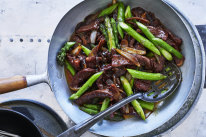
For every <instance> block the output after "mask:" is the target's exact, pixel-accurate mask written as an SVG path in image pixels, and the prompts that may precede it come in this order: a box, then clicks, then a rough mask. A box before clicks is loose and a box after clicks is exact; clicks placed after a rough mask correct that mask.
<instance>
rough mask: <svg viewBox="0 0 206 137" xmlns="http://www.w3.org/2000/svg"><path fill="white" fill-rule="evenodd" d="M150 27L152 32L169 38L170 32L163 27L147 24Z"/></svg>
mask: <svg viewBox="0 0 206 137" xmlns="http://www.w3.org/2000/svg"><path fill="white" fill-rule="evenodd" d="M147 27H148V29H149V30H150V31H151V33H152V34H153V35H154V36H155V37H157V38H160V39H162V40H164V41H165V40H167V37H168V32H167V31H165V30H163V29H162V28H161V27H153V26H147Z"/></svg>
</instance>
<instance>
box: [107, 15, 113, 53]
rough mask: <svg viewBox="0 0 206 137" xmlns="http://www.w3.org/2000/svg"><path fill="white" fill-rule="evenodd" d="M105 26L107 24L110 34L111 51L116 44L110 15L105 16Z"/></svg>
mask: <svg viewBox="0 0 206 137" xmlns="http://www.w3.org/2000/svg"><path fill="white" fill-rule="evenodd" d="M105 26H106V29H107V34H108V41H109V51H111V49H112V48H116V45H115V41H114V34H113V30H112V26H111V23H110V19H109V17H106V18H105Z"/></svg>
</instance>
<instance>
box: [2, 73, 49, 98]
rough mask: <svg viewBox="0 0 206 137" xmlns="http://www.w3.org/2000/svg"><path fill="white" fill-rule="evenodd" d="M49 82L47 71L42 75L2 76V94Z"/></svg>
mask: <svg viewBox="0 0 206 137" xmlns="http://www.w3.org/2000/svg"><path fill="white" fill-rule="evenodd" d="M43 82H45V83H48V76H47V73H43V74H41V75H27V76H13V77H10V78H0V94H4V93H8V92H11V91H15V90H18V89H23V88H26V87H29V86H33V85H36V84H39V83H43Z"/></svg>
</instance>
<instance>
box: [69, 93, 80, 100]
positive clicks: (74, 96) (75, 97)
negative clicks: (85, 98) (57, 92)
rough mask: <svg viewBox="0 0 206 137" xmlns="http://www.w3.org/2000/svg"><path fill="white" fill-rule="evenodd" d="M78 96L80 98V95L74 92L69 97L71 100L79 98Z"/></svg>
mask: <svg viewBox="0 0 206 137" xmlns="http://www.w3.org/2000/svg"><path fill="white" fill-rule="evenodd" d="M78 98H79V96H77V95H76V94H72V95H71V96H70V97H69V99H70V100H75V99H78Z"/></svg>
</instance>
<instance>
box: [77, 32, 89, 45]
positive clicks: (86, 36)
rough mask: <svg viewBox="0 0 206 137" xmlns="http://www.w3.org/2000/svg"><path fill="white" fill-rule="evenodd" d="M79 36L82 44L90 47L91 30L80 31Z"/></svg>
mask: <svg viewBox="0 0 206 137" xmlns="http://www.w3.org/2000/svg"><path fill="white" fill-rule="evenodd" d="M78 36H79V37H80V38H81V40H82V44H83V45H84V46H86V47H87V48H88V44H89V43H90V32H87V33H80V34H78Z"/></svg>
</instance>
